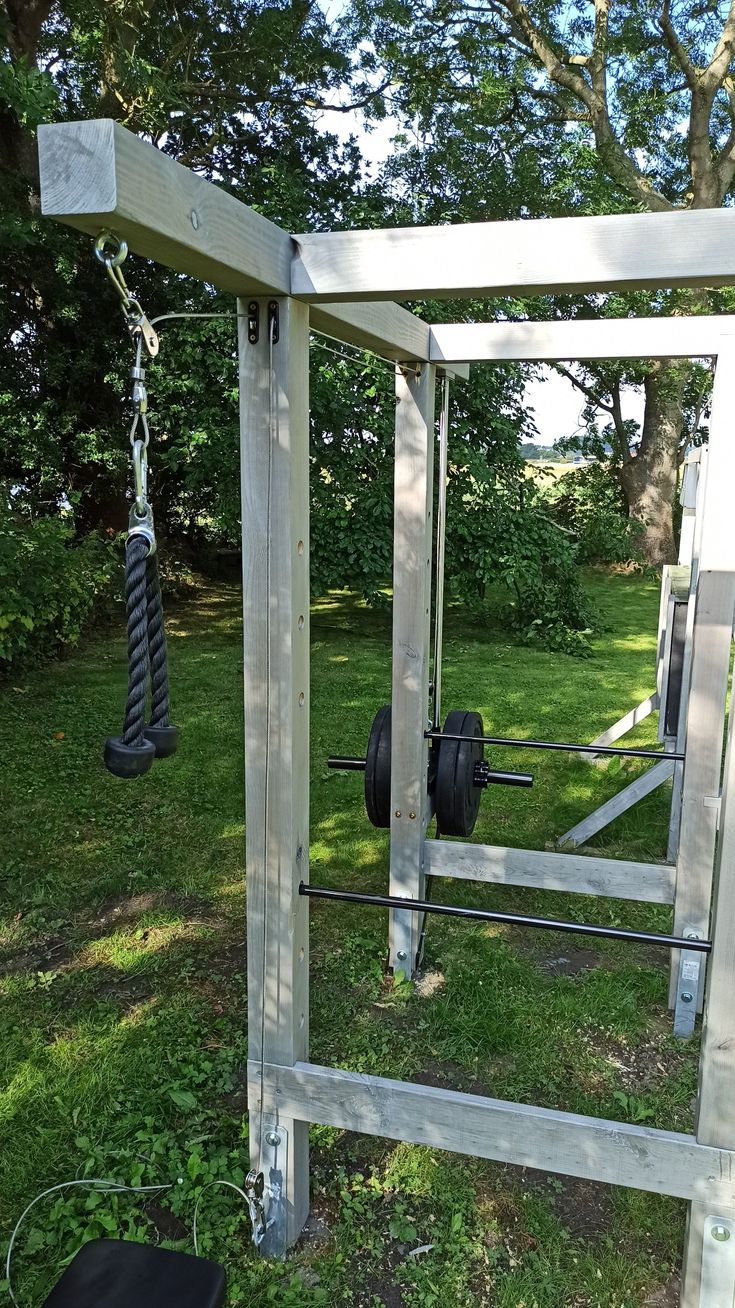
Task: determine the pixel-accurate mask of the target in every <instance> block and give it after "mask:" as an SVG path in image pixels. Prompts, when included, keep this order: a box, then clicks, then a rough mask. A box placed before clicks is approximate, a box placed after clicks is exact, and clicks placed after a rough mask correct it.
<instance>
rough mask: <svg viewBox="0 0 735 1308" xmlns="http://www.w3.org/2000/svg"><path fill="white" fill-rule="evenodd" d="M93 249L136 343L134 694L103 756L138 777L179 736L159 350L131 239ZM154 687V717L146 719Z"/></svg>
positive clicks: (131, 567) (129, 549)
mask: <svg viewBox="0 0 735 1308" xmlns="http://www.w3.org/2000/svg"><path fill="white" fill-rule="evenodd" d="M94 252H95V255H96V257H97V258H98V259H99V261H100V262H101V263H102V264H104V266H105V268H106V270H107V273H108V275H109V277H110V279H111V281H112V283H113V285H114V287H115V289H116V291H117V293H118V295H119V297H120V302H121V306H122V311H123V316H124V318H125V322H126V325H127V327H128V330H129V332H130V334H131V336H132V339H133V343H134V345H135V363H134V364H133V367H132V368H131V370H130V377H131V381H132V392H131V398H132V403H133V412H134V416H133V422H132V426H131V428H130V445H131V451H132V473H133V476H132V481H133V503H132V505H131V508H130V516H129V519H128V538H127V542H126V545H125V608H126V612H127V632H128V694H127V700H126V703H125V717H124V720H123V729H122V735H120V736H110V737H108V739H107V740H106V742H105V749H104V760H105V766H106V767H107V769H108V771H110V772H112V773H113V774H114V775H115V776H117V777H139V776H142V775H143V773H144V772H147V771H148V769H149V768H150V767H151V764H152V763H153V760H154V758H168V757H169V756H170V755H171V754H174V753H175V752H176V745H177V741H178V729H177V728H176V727H175V726H172V724H171V720H170V717H169V685H168V659H167V654H166V635H165V631H164V625H163V602H162V600H161V582H160V575H159V571H158V557H157V552H156V533H155V528H154V526H153V511H152V509H151V506H150V503H149V501H148V444H149V441H150V431H149V429H148V419H147V416H146V415H147V411H148V393H147V391H146V387H145V369H144V368H143V367H142V366H141V362H142V355H143V348H144V347H145V349H146V350H147V352H148V354H149V355H150V356H151V357H152V358H154V357H155V355H156V354H157V353H158V336H157V335H156V332H155V331H154V329H153V327H152V326H151V324H150V322H149V320H148V318H147V317H146V316H145V314H144V313H143V310H142V309H141V307H140V304H139V303H138V301H137V300H134V299H133V298H132V296H131V295H130V292H129V291H128V288H127V286H126V284H125V279H124V278H123V275H122V272H121V270H120V264H121V263H122V262H123V260H124V259H125V257H126V255H127V246H126V244H125V242H124V241H120V240H118V238H117V237H115V236H114V235H113V234H112V233H111V232H100V235H99V236H98V237H97V240H96V241H95V246H94ZM141 432H142V435H141V434H140V433H141ZM149 687H150V693H151V716H150V721H149V722H146V716H145V714H146V703H147V700H148V691H149Z"/></svg>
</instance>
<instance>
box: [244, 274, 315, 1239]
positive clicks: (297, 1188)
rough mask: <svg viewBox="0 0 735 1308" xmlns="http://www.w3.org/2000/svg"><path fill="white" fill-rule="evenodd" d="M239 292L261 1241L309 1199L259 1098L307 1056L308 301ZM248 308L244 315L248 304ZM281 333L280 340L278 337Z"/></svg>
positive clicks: (291, 1141) (253, 1097)
mask: <svg viewBox="0 0 735 1308" xmlns="http://www.w3.org/2000/svg"><path fill="white" fill-rule="evenodd" d="M250 303H251V304H254V305H255V307H256V308H257V318H258V321H259V326H258V330H257V331H255V332H253V331H252V328H251V332H250V335H251V336H252V335H255V336H256V337H257V339H256V340H254V341H253V340H251V339H249V332H248V319H247V316H246V315H247V313H248V304H247V303H246V302H244V301H241V302H240V303H239V311H240V314H241V315H242V316H241V317H240V319H239V351H240V415H241V416H240V431H241V477H242V542H243V635H244V668H245V752H246V767H245V804H246V816H247V824H246V867H247V908H248V912H247V927H248V932H247V934H248V1077H249V1085H250V1093H249V1096H248V1108H249V1114H250V1159H251V1167H252V1168H253V1169H254V1170H256V1171H258V1172H260V1171H262V1172H263V1173H264V1179H265V1186H266V1195H268V1193H270V1210H269V1214H268V1217H269V1223H270V1225H269V1229H268V1234H267V1236H266V1240H265V1242H264V1243H263V1245H262V1249H263V1252H265V1253H270V1254H281V1253H283V1252H284V1250H285V1249H286V1248H287V1246H288V1245H290V1244H293V1242H294V1241H295V1240H296V1239H297V1237H298V1235H299V1233H300V1231H301V1228H302V1226H303V1224H304V1222H305V1220H306V1217H307V1215H308V1211H309V1153H308V1140H309V1124H308V1122H306V1121H298V1120H294V1119H293V1118H290V1117H284V1116H283V1115H281V1114H279V1113H278V1111H277V1108H276V1105H275V1104H274V1103H269V1102H268V1101H267V1099H266V1100H265V1101H264V1099H263V1087H264V1075H263V1064H264V1063H276V1064H280V1065H281V1066H285V1067H291V1066H293V1064H294V1063H295V1062H297V1061H298V1060H302V1059H306V1058H307V1057H308V1032H309V934H308V908H307V904H308V901H307V900H306V899H304V898H303V897H302V896H300V895H299V893H298V888H299V882H300V881H302V880H307V879H308V868H309V494H308V477H309V371H308V368H309V310H308V307H307V306H306V305H303V304H299V303H297V302H296V301H295V300H291V299H280V300H277V301H273V300H270V301H268V300H257V301H254V302H250ZM251 317H252V315H251ZM276 334H277V337H278V339H277V342H276V341H275V337H276Z"/></svg>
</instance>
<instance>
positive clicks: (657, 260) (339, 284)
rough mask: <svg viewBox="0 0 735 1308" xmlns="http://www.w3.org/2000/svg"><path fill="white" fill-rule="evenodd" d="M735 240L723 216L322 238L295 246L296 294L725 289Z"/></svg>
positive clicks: (732, 278)
mask: <svg viewBox="0 0 735 1308" xmlns="http://www.w3.org/2000/svg"><path fill="white" fill-rule="evenodd" d="M734 239H735V213H733V212H732V211H730V210H727V209H699V210H679V211H677V212H676V213H657V214H615V215H612V216H605V217H602V218H552V219H548V218H540V219H532V220H529V219H523V220H522V221H516V222H496V223H463V224H462V225H458V226H456V227H405V228H404V227H399V228H392V229H388V230H385V229H383V230H380V231H361V232H316V233H310V234H308V235H302V236H297V237H295V240H296V243H297V254H296V256H295V258H294V262H293V270H292V279H291V293H292V294H293V295H298V296H304V297H305V298H307V299H310V300H311V299H313V300H317V299H319V298H323V299H327V300H342V301H344V300H350V299H352V300H362V299H365V300H371V299H378V300H380V299H384V298H386V296H395V298H396V299H412V298H416V297H423V296H432V297H434V298H438V299H441V298H445V297H449V298H452V297H454V296H462V295H467V296H476V295H528V294H529V293H530V294H534V295H546V294H551V295H553V294H555V293H567V294H576V293H579V292H587V291H613V290H645V289H654V288H655V287H660V286H717V285H728V286H729V285H732V283H733V282H735V268H734V267H733V260H732V248H733V241H734ZM651 346H652V347H653V349H654V351H655V349H656V346H655V343H654V341H651V342H650V346H649V345H647V346H646V348H645V350H643V351H642V353H644V354H648V353H649V349H650V347H651ZM465 362H472V360H471V359H465Z"/></svg>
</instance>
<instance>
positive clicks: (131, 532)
mask: <svg viewBox="0 0 735 1308" xmlns="http://www.w3.org/2000/svg"><path fill="white" fill-rule="evenodd" d="M130 536H142V537H143V538H144V540H147V541H148V555H149V557H150V555H152V554H155V552H156V533H155V531H154V528H153V510H152V508H151V506H150V504H149V503H148V502H147V501H146V506H145V513H144V514H143V517H140V516H139V514H138V510H137V508H136V506H135V503H133V505H132V507H131V509H130V514H129V516H128V537H130Z"/></svg>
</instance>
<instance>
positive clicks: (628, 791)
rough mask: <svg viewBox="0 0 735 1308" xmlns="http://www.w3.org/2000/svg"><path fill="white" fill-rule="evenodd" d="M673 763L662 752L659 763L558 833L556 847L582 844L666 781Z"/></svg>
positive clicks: (574, 846)
mask: <svg viewBox="0 0 735 1308" xmlns="http://www.w3.org/2000/svg"><path fill="white" fill-rule="evenodd" d="M675 766H676V763H675V760H674V759H669V758H666V756H665V755H664V757H663V758H662V759H661V762H660V763H654V765H653V767H652V768H648V769H647V770H646V771H645V772H642V773H641V775H640V776H639V777H636V778H635V781H631V782H630V783H629V784H628V785H627V786H624V788H623V789H622V790H619V791H618V793H617V794H616V795H613V796H612V798H611V799H608V800H607V801H606V802H605V803H604V804H601V805H600V807H599V808H596V809H595V811H594V813H590V814H588V816H587V817H586V818H583V819H582V821H581V822H578V823H577V824H576V826H573V827H571V828H570V829H569V831H565V832H564V835H563V836H559V839H558V840H557V842H556V843H557V846H558V848H559V849H565V848H569V849H576V847H577V846H578V845H583V844H584V843H585V841H587V840H590V839H591V838H592V836H595V835H597V832H598V831H602V830H603V828H604V827H606V826H609V824H610V823H611V822H614V821H615V818H617V817H620V815H621V813H627V812H628V809H629V808H633V807H634V806H635V805H636V804H638V803H639V802H640V800H642V799H645V797H646V795H650V794H651V793H652V792H653V791H654V790H658V787H659V786H662V785H663V784H664V782H666V781H670V780H671V778H672V777H673V775H674V768H675Z"/></svg>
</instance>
